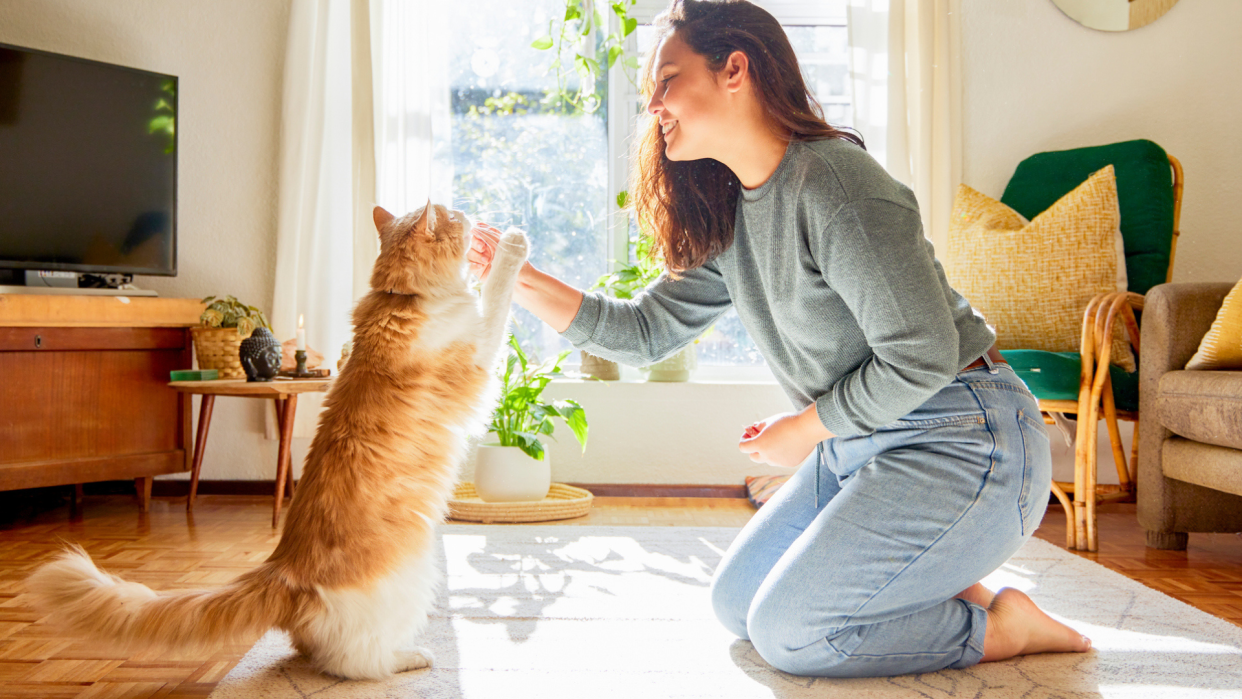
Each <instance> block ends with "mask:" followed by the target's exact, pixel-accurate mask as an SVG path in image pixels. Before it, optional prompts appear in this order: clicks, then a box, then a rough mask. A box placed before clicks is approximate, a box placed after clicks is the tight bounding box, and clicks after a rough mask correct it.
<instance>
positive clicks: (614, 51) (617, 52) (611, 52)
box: [608, 46, 622, 70]
mask: <svg viewBox="0 0 1242 699" xmlns="http://www.w3.org/2000/svg"><path fill="white" fill-rule="evenodd" d="M621 52H622V51H621V47H620V46H613V47H612V48H610V49H608V68H609V70H611V69H612V66H613V64H615V63H616V62H617V58H618V57H620V56H621Z"/></svg>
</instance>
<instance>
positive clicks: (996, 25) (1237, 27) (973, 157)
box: [961, 0, 1242, 483]
mask: <svg viewBox="0 0 1242 699" xmlns="http://www.w3.org/2000/svg"><path fill="white" fill-rule="evenodd" d="M961 20H962V120H963V128H962V144H963V163H962V173H963V181H964V182H965V183H966V184H968V185H970V186H972V187H974V188H975V189H978V190H979V191H981V192H983V193H985V194H988V195H990V196H993V197H997V198H999V197H1000V195H1001V193H1002V192H1003V191H1004V189H1005V183H1006V182H1008V181H1009V177H1010V176H1011V175H1012V174H1013V170H1014V168H1015V167H1016V166H1017V164H1018V162H1019V161H1020V160H1022V159H1023V158H1025V157H1027V156H1028V155H1031V154H1032V153H1037V152H1040V151H1047V150H1060V149H1064V148H1077V147H1081V146H1091V145H1101V144H1105V143H1113V142H1116V141H1124V140H1129V139H1134V138H1146V139H1150V140H1152V141H1155V142H1156V143H1159V144H1160V145H1161V146H1163V147H1164V149H1165V150H1166V151H1168V152H1169V153H1171V154H1172V155H1174V156H1176V157H1177V158H1178V159H1179V160H1180V161H1181V162H1182V167H1183V168H1184V170H1185V176H1186V188H1185V193H1184V195H1183V197H1182V217H1181V231H1182V235H1181V239H1180V240H1179V241H1178V244H1177V257H1176V261H1175V264H1174V270H1173V280H1174V281H1179V282H1188V281H1230V282H1233V281H1237V280H1238V279H1239V278H1240V277H1242V242H1240V241H1242V225H1240V224H1239V223H1238V220H1237V219H1238V216H1237V212H1238V203H1239V201H1242V165H1240V164H1242V129H1240V128H1239V126H1238V124H1239V118H1240V117H1242V45H1240V44H1239V39H1242V2H1236V1H1235V0H1182V2H1179V3H1178V4H1177V5H1175V6H1174V7H1173V8H1172V9H1171V10H1170V11H1169V12H1168V14H1166V15H1165V16H1163V17H1161V18H1160V19H1158V20H1157V21H1155V22H1154V23H1152V24H1149V25H1148V26H1146V27H1143V28H1141V29H1136V30H1133V31H1129V32H1101V31H1095V30H1092V29H1088V28H1086V27H1083V26H1082V25H1080V24H1078V23H1077V22H1075V21H1074V20H1072V19H1070V18H1069V17H1067V16H1065V15H1064V14H1063V13H1062V12H1061V11H1060V10H1058V9H1057V8H1056V6H1055V5H1054V4H1053V3H1052V0H986V1H985V0H965V1H964V2H962V18H961ZM1121 430H1122V438H1123V440H1124V442H1125V444H1126V446H1127V448H1128V447H1129V445H1130V435H1131V432H1132V427H1131V425H1129V424H1126V423H1123V424H1122V426H1121ZM1052 437H1053V440H1052V443H1053V462H1054V471H1053V472H1054V476H1055V477H1056V478H1057V479H1059V480H1073V450H1072V449H1071V448H1069V447H1067V446H1065V443H1064V441H1063V440H1062V438H1061V436H1060V434H1059V433H1056V432H1053V434H1052ZM1107 440H1108V437H1107V432H1106V431H1105V430H1104V429H1103V423H1101V425H1100V449H1099V452H1098V454H1099V460H1098V464H1099V480H1100V482H1101V483H1116V482H1117V474H1116V472H1115V470H1114V469H1113V468H1112V463H1113V462H1112V456H1111V454H1112V452H1111V450H1110V449H1109V447H1108V441H1107Z"/></svg>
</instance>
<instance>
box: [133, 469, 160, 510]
mask: <svg viewBox="0 0 1242 699" xmlns="http://www.w3.org/2000/svg"><path fill="white" fill-rule="evenodd" d="M154 481H155V477H154V476H142V477H140V478H135V479H134V489H135V490H137V491H138V510H139V511H140V512H149V511H150V510H151V484H152V483H153V482H154Z"/></svg>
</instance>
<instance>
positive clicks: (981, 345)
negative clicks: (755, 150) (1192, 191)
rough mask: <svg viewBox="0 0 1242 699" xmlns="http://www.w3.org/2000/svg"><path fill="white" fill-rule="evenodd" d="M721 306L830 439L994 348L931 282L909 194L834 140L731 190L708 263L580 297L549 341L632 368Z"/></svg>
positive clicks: (814, 144) (938, 278)
mask: <svg viewBox="0 0 1242 699" xmlns="http://www.w3.org/2000/svg"><path fill="white" fill-rule="evenodd" d="M730 305H733V306H735V307H736V308H737V312H738V316H739V317H740V318H741V320H742V323H743V324H744V325H745V327H746V330H747V332H749V333H750V336H751V338H752V339H754V341H755V344H756V345H757V346H758V348H759V351H760V352H761V353H762V354H763V357H764V358H765V359H766V360H767V362H768V366H769V367H770V368H771V369H772V372H773V374H775V375H776V380H777V381H778V382H779V383H780V385H781V388H783V389H784V391H785V393H786V395H788V396H789V398H790V400H791V401H793V403H794V405H795V406H797V407H798V409H802V408H805V407H806V406H808V405H810V404H811V403H812V402H813V403H815V407H816V411H817V412H818V413H819V419H820V420H821V421H822V422H823V424H824V426H825V427H826V428H828V430H829V431H831V432H832V433H833V434H836V435H855V434H866V433H870V432H872V431H874V430H875V428H877V427H879V426H881V425H885V424H888V423H890V422H892V421H894V420H896V419H898V418H900V417H902V416H904V415H906V414H907V413H909V412H910V411H912V410H913V409H915V408H917V407H918V406H919V405H921V404H922V403H923V402H924V401H926V400H927V399H928V398H930V397H931V396H932V394H934V393H935V392H936V391H938V390H940V389H941V388H942V387H944V386H945V385H947V384H948V382H949V381H950V380H951V379H952V377H953V375H954V374H955V373H956V372H958V371H959V370H961V369H962V368H963V367H965V366H966V365H968V364H970V363H971V362H973V361H974V360H975V359H978V358H979V356H980V355H982V354H983V353H984V352H986V351H987V349H988V348H989V347H990V346H991V345H992V343H993V341H994V340H995V335H994V334H993V332H992V331H991V330H990V329H989V328H988V327H987V325H986V324H985V323H984V321H983V319H982V318H981V317H980V316H979V315H978V314H976V313H975V312H974V311H973V309H972V308H971V307H970V304H969V303H968V302H967V301H966V300H965V299H964V298H962V296H961V295H960V294H958V293H957V292H956V291H954V290H953V289H952V288H950V287H949V284H948V282H947V281H946V280H945V277H944V270H943V269H942V268H941V266H940V263H939V262H938V261H937V260H936V259H935V256H934V251H933V249H932V245H931V243H930V242H929V241H928V240H927V239H926V238H925V237H924V236H923V227H922V223H921V221H920V219H919V212H918V204H917V203H916V202H915V199H914V194H913V193H912V192H911V191H910V190H909V189H908V188H906V187H905V186H904V185H902V184H901V183H899V182H897V181H896V180H894V179H893V178H892V177H890V176H889V175H888V173H887V172H885V171H884V169H883V168H882V167H880V165H879V163H877V162H876V161H875V160H874V159H873V158H872V157H871V156H870V155H869V154H867V153H866V151H864V150H862V149H861V148H859V147H857V146H855V145H854V144H852V143H849V142H848V141H843V140H839V139H827V140H821V141H802V142H799V141H795V142H793V143H791V144H790V146H789V148H788V149H787V150H786V152H785V157H784V158H783V159H782V160H781V163H780V165H779V166H778V167H777V168H776V172H774V173H773V174H772V176H771V177H770V178H768V181H767V182H765V183H764V184H762V185H760V186H759V187H757V188H756V189H753V190H746V189H743V190H742V193H741V196H740V197H739V199H738V204H737V221H736V223H735V225H734V237H733V245H732V246H731V247H730V248H729V249H728V250H726V251H725V252H724V253H722V254H721V255H720V256H718V257H717V258H716V259H714V260H712V261H711V262H709V263H708V264H706V265H704V266H703V267H700V268H698V269H694V270H691V271H689V272H686V273H685V274H683V275H682V277H681V278H680V279H677V280H673V279H670V278H669V277H668V276H667V274H666V275H663V276H661V277H660V278H659V279H658V280H657V281H655V282H653V283H652V284H651V286H650V287H648V288H647V290H646V291H645V292H643V293H641V294H639V295H638V296H636V297H635V298H633V299H630V300H618V299H613V298H609V297H606V296H604V295H602V294H586V295H585V298H584V299H583V301H582V306H581V307H580V308H579V309H578V313H577V315H576V316H575V317H574V320H573V323H571V324H570V326H569V328H567V329H566V330H565V332H564V334H563V335H564V337H565V338H566V339H568V340H569V341H570V342H571V343H573V345H574V346H575V347H577V348H579V349H584V350H587V351H588V352H591V353H592V354H596V355H598V356H601V357H604V358H606V359H612V360H615V361H618V362H621V363H624V364H630V365H634V366H643V365H647V364H651V363H652V362H654V361H657V360H659V359H662V358H664V357H666V356H668V355H671V354H672V353H674V352H675V351H677V350H678V349H680V348H681V347H683V346H685V345H686V344H688V343H690V342H692V341H693V340H694V339H695V338H696V337H698V336H699V335H700V334H701V333H702V332H703V331H704V330H706V329H707V328H708V327H709V326H710V325H711V324H712V323H713V322H715V321H716V319H717V318H719V317H720V316H721V315H722V314H723V313H724V312H725V311H726V310H728V308H729V306H730Z"/></svg>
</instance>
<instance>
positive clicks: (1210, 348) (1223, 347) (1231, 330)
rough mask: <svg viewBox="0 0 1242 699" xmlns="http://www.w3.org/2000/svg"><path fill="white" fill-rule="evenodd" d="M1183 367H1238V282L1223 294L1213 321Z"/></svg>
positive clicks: (1241, 331) (1241, 332)
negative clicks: (1197, 347)
mask: <svg viewBox="0 0 1242 699" xmlns="http://www.w3.org/2000/svg"><path fill="white" fill-rule="evenodd" d="M1186 368H1187V369H1242V281H1239V282H1238V283H1237V284H1235V285H1234V287H1233V289H1231V290H1230V291H1229V294H1228V295H1227V296H1225V302H1224V303H1222V304H1221V306H1220V310H1219V311H1217V312H1216V320H1214V321H1212V327H1211V328H1210V329H1209V330H1208V331H1207V334H1206V335H1204V336H1203V341H1202V342H1200V343H1199V350H1198V351H1197V352H1195V356H1193V357H1191V358H1190V361H1189V362H1187V363H1186Z"/></svg>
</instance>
